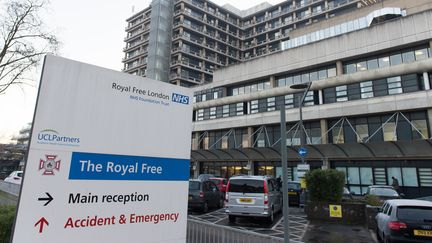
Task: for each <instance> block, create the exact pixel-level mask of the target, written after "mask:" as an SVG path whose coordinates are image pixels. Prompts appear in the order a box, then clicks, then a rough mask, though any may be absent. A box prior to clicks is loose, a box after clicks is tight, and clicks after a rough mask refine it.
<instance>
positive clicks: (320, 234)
mask: <svg viewBox="0 0 432 243" xmlns="http://www.w3.org/2000/svg"><path fill="white" fill-rule="evenodd" d="M188 217H189V218H191V219H195V220H201V221H205V222H207V223H212V224H216V225H224V226H229V227H233V228H237V229H240V230H244V231H246V232H247V231H251V232H255V233H259V234H263V235H271V236H275V237H280V238H283V228H284V225H283V224H284V223H283V218H282V214H281V213H278V214H277V215H275V222H274V223H273V224H268V223H266V222H265V221H264V220H262V219H259V218H239V219H237V220H236V223H230V222H229V220H228V216H227V215H226V214H225V211H224V209H223V208H222V209H217V210H213V211H211V212H208V213H206V214H202V213H199V212H194V211H189V216H188ZM289 227H290V240H293V241H298V242H305V243H315V242H316V243H346V242H349V243H371V242H372V243H373V242H378V240H377V239H376V237H375V233H374V232H373V231H372V230H369V229H367V228H366V227H363V226H350V225H340V224H334V223H329V222H323V221H309V220H307V218H306V215H305V213H304V211H303V209H302V208H295V207H290V216H289Z"/></svg>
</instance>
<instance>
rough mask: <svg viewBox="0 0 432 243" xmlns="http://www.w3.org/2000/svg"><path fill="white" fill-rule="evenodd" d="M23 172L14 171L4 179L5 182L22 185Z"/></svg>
mask: <svg viewBox="0 0 432 243" xmlns="http://www.w3.org/2000/svg"><path fill="white" fill-rule="evenodd" d="M22 175H23V172H22V171H21V170H16V171H13V172H12V173H10V174H9V176H8V177H6V178H5V179H4V181H5V182H10V183H13V184H18V185H21V181H22Z"/></svg>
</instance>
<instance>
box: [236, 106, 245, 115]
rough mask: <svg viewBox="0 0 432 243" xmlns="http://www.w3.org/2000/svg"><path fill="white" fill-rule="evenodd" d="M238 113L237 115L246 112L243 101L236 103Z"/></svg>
mask: <svg viewBox="0 0 432 243" xmlns="http://www.w3.org/2000/svg"><path fill="white" fill-rule="evenodd" d="M236 107H237V108H236V111H237V112H236V115H237V116H240V115H243V114H244V112H243V103H237V105H236Z"/></svg>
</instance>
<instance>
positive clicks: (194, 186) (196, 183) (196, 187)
mask: <svg viewBox="0 0 432 243" xmlns="http://www.w3.org/2000/svg"><path fill="white" fill-rule="evenodd" d="M200 184H201V182H199V181H189V190H199V189H200Z"/></svg>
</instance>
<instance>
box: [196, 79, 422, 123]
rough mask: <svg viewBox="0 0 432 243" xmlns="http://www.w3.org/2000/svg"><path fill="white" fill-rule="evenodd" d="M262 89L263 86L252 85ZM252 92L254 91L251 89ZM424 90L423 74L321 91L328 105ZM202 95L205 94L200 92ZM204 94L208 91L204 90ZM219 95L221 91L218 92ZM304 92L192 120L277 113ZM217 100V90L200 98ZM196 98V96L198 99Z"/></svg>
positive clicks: (313, 95) (311, 101)
mask: <svg viewBox="0 0 432 243" xmlns="http://www.w3.org/2000/svg"><path fill="white" fill-rule="evenodd" d="M260 84H261V85H262V86H261V87H262V88H264V87H265V86H264V85H263V83H259V84H255V85H258V87H260V86H259V85H260ZM255 85H249V86H247V87H248V89H247V90H248V92H251V87H256V86H255ZM239 90H241V92H245V90H246V88H245V86H242V87H240V88H239V87H237V88H235V89H232V90H231V92H235V94H238V91H239ZM254 90H255V89H254ZM420 90H424V82H423V75H422V74H408V75H402V76H395V77H390V78H384V79H378V80H373V81H364V82H360V83H354V84H347V85H340V86H336V87H331V88H325V89H323V104H330V103H335V102H344V101H352V100H358V99H367V98H373V97H380V96H386V95H393V94H402V93H409V92H415V91H420ZM202 92H204V91H202ZM205 92H207V91H205ZM218 92H220V93H221V92H222V91H218ZM302 95H303V93H294V94H287V95H283V96H276V97H268V98H262V99H259V100H251V101H249V102H242V103H237V104H230V105H224V106H218V107H211V108H204V109H200V110H197V111H194V112H195V113H196V114H194V117H193V121H203V120H209V119H217V118H223V117H230V116H239V115H244V114H255V113H262V112H267V111H275V110H279V108H280V106H281V105H282V104H283V103H282V102H284V101H285V108H286V109H290V108H295V107H298V105H299V100H300V99H301V97H302ZM209 97H210V99H216V98H217V97H220V96H219V93H216V91H214V92H213V93H212V92H209V93H206V94H205V97H204V96H203V95H201V99H202V101H203V99H209ZM199 98H200V96H199V95H196V96H195V99H196V100H198V99H199ZM318 104H320V101H319V92H318V91H316V90H315V91H309V92H308V94H307V95H306V97H305V101H304V106H311V105H318Z"/></svg>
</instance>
